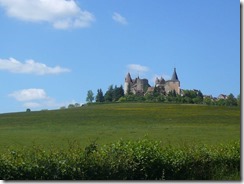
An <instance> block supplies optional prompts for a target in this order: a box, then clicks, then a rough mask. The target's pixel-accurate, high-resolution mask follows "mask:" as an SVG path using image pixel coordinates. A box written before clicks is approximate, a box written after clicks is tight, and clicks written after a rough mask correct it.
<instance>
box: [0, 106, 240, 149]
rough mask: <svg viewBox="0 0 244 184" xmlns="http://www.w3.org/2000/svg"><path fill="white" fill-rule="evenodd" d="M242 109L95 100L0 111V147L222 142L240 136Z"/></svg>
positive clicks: (212, 143)
mask: <svg viewBox="0 0 244 184" xmlns="http://www.w3.org/2000/svg"><path fill="white" fill-rule="evenodd" d="M240 121H241V120H240V108H238V107H215V106H205V105H180V104H178V105H176V104H161V103H116V104H115V103H113V104H93V105H87V106H84V107H79V108H73V109H65V110H52V111H39V112H22V113H9V114H1V115H0V132H1V133H0V146H1V149H3V148H5V147H9V146H11V147H21V146H29V145H33V144H37V145H42V146H43V147H46V148H50V147H62V148H65V147H66V146H67V145H68V144H69V142H72V141H74V140H75V141H78V142H79V143H80V144H81V145H82V146H86V145H88V144H89V143H91V142H92V141H95V140H96V142H97V143H98V144H107V143H111V142H116V141H117V140H120V139H124V140H137V139H139V138H144V137H145V136H146V137H147V138H149V139H153V140H159V141H161V142H162V145H165V144H167V145H168V144H173V145H176V146H181V145H185V144H198V143H201V144H209V145H217V144H218V145H219V144H222V143H223V144H224V143H227V142H232V141H238V140H240Z"/></svg>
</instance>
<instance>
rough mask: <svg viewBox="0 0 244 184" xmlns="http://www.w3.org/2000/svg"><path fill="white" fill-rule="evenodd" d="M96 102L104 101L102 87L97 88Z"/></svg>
mask: <svg viewBox="0 0 244 184" xmlns="http://www.w3.org/2000/svg"><path fill="white" fill-rule="evenodd" d="M96 102H104V96H103V91H102V89H98V90H97V96H96Z"/></svg>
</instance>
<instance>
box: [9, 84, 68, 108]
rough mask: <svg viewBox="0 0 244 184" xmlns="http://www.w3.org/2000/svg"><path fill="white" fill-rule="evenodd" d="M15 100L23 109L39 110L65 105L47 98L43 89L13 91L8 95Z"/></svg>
mask: <svg viewBox="0 0 244 184" xmlns="http://www.w3.org/2000/svg"><path fill="white" fill-rule="evenodd" d="M8 96H9V97H13V98H14V99H15V100H17V101H19V102H22V103H23V104H22V105H23V107H24V108H31V109H40V108H44V109H47V108H59V107H61V106H65V105H66V104H67V103H58V102H56V101H55V99H53V98H51V97H49V96H48V95H47V93H46V92H45V90H44V89H36V88H30V89H22V90H18V91H14V92H13V93H11V94H9V95H8Z"/></svg>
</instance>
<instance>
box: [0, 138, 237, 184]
mask: <svg viewBox="0 0 244 184" xmlns="http://www.w3.org/2000/svg"><path fill="white" fill-rule="evenodd" d="M0 179H3V180H23V179H31V180H34V179H38V180H58V179H65V180H74V179H76V180H161V179H165V180H240V143H239V142H237V143H232V144H226V145H220V146H218V147H210V146H205V145H201V146H199V145H198V146H196V145H191V146H185V147H182V148H174V147H171V146H167V147H163V146H162V145H161V143H160V142H157V141H151V140H147V139H143V140H138V141H123V140H120V141H118V142H116V143H113V144H111V145H104V146H99V145H98V144H97V143H96V142H92V143H91V144H90V145H88V146H87V147H86V148H84V149H83V148H81V147H80V146H79V144H78V143H76V142H74V143H71V144H70V147H69V149H67V150H55V149H52V150H48V151H45V150H44V149H43V148H41V147H38V146H33V147H32V148H22V149H19V150H13V149H8V150H7V151H5V152H4V153H3V154H1V155H0Z"/></svg>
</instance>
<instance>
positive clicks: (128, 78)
mask: <svg viewBox="0 0 244 184" xmlns="http://www.w3.org/2000/svg"><path fill="white" fill-rule="evenodd" d="M131 85H132V79H131V76H130V73H128V74H127V75H126V77H125V83H124V94H125V95H126V94H127V93H128V91H130V90H131Z"/></svg>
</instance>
